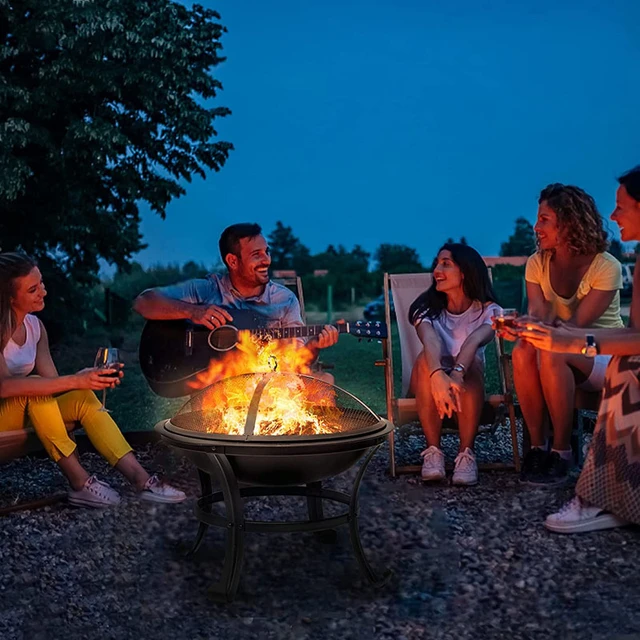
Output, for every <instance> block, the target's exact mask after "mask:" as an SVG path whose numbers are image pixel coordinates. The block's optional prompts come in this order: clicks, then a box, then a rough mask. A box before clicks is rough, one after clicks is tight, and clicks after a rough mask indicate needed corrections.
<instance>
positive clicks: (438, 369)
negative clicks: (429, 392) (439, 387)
mask: <svg viewBox="0 0 640 640" xmlns="http://www.w3.org/2000/svg"><path fill="white" fill-rule="evenodd" d="M438 371H444V367H438V368H437V369H434V370H433V371H432V372H431V373H430V374H429V377H430V378H431V376H433V374H434V373H437V372H438Z"/></svg>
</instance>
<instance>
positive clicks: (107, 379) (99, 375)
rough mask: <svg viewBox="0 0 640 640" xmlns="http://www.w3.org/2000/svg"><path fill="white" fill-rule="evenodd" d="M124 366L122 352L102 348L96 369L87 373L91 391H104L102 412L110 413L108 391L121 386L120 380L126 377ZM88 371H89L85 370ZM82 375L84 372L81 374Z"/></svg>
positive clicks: (98, 354) (97, 358)
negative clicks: (107, 404) (121, 359)
mask: <svg viewBox="0 0 640 640" xmlns="http://www.w3.org/2000/svg"><path fill="white" fill-rule="evenodd" d="M123 368H124V364H123V363H122V362H121V361H120V352H119V351H118V349H114V348H113V347H100V348H99V349H98V353H97V354H96V359H95V362H94V369H92V370H89V371H88V373H87V378H88V380H87V381H88V382H89V383H90V384H92V385H96V386H91V387H90V388H91V389H94V390H96V391H97V390H99V389H102V407H101V408H100V411H107V412H108V411H109V409H107V408H106V407H105V401H106V399H107V389H108V388H112V389H113V388H114V387H115V385H117V384H120V378H122V376H123V375H124V374H123V372H122V369H123ZM85 371H87V370H85ZM80 373H81V374H82V373H83V372H80Z"/></svg>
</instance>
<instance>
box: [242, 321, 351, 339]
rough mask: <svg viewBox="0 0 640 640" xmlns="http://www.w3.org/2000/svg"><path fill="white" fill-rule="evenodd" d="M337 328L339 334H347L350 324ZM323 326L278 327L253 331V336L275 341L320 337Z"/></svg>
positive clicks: (340, 325)
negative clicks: (266, 337) (265, 337)
mask: <svg viewBox="0 0 640 640" xmlns="http://www.w3.org/2000/svg"><path fill="white" fill-rule="evenodd" d="M333 326H337V329H338V332H339V333H347V331H348V323H347V324H339V325H333ZM324 327H325V325H323V324H309V325H305V326H302V327H277V328H275V329H251V330H250V332H251V335H254V336H258V337H264V336H269V337H270V338H273V339H275V340H281V339H285V340H286V339H287V338H308V337H311V338H312V337H313V336H317V335H319V334H320V333H321V332H322V330H323V329H324Z"/></svg>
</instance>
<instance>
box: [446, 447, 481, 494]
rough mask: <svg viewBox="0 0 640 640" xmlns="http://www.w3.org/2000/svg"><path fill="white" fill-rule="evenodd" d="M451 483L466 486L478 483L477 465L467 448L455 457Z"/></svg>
mask: <svg viewBox="0 0 640 640" xmlns="http://www.w3.org/2000/svg"><path fill="white" fill-rule="evenodd" d="M452 482H453V484H459V485H466V486H468V485H472V484H477V483H478V463H477V462H476V456H475V455H474V453H473V451H471V449H469V447H467V448H466V449H465V450H464V451H462V452H460V453H459V454H458V455H457V456H456V461H455V464H454V467H453V478H452Z"/></svg>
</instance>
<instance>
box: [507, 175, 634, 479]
mask: <svg viewBox="0 0 640 640" xmlns="http://www.w3.org/2000/svg"><path fill="white" fill-rule="evenodd" d="M538 204H539V207H538V220H537V222H536V224H535V227H534V229H535V232H536V235H537V239H538V251H537V252H536V253H535V254H533V255H532V256H531V257H530V258H529V260H528V262H527V267H526V272H525V280H526V286H527V297H528V301H529V309H528V312H529V315H530V316H533V317H535V318H537V319H539V320H541V321H542V322H545V323H558V322H562V323H566V324H568V325H573V326H576V327H601V328H616V327H622V326H623V323H622V318H621V317H620V289H621V288H622V269H621V266H620V263H619V262H618V261H617V260H616V259H615V258H614V257H613V256H612V255H611V254H609V253H607V252H606V248H607V246H608V242H607V233H606V232H605V230H604V228H603V220H602V216H601V215H600V213H599V211H598V208H597V207H596V203H595V201H594V200H593V198H592V197H591V196H590V195H588V194H587V193H585V192H584V191H583V190H582V189H579V188H578V187H573V186H568V185H563V184H551V185H549V186H547V187H546V188H545V189H543V190H542V193H541V194H540V197H539V200H538ZM505 337H509V336H505ZM510 337H515V335H514V334H511V336H510ZM609 359H610V356H596V357H595V358H590V357H586V356H584V355H581V354H564V353H550V352H545V351H538V350H536V349H535V348H534V347H533V346H532V345H531V344H530V343H527V342H525V341H522V340H521V341H519V342H518V343H517V344H516V346H515V348H514V351H513V371H514V382H515V387H516V391H517V393H518V400H519V402H520V406H521V409H522V415H523V418H524V421H525V423H526V426H527V429H528V431H529V435H530V437H531V450H530V451H529V452H528V454H527V455H526V457H525V459H524V463H523V468H522V474H521V480H522V481H523V482H525V483H529V484H537V485H555V484H561V483H563V482H564V481H566V479H567V473H568V471H569V467H570V462H571V427H572V424H573V410H574V396H575V390H576V387H577V386H578V387H581V388H584V389H585V390H588V391H599V390H601V389H602V387H603V384H604V374H605V370H606V368H607V364H608V362H609ZM545 411H548V413H549V417H550V418H551V423H552V426H553V449H551V451H550V452H549V453H547V447H546V435H547V434H546V433H544V415H545Z"/></svg>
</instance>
